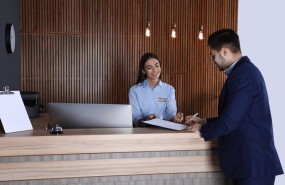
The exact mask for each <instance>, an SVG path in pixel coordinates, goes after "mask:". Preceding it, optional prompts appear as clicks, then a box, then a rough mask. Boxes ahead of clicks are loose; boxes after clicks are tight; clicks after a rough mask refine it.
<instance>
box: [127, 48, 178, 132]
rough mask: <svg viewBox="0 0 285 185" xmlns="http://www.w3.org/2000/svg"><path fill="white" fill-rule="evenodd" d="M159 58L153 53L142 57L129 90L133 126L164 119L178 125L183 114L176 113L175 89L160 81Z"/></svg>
mask: <svg viewBox="0 0 285 185" xmlns="http://www.w3.org/2000/svg"><path fill="white" fill-rule="evenodd" d="M160 64H161V63H160V60H159V58H158V57H157V56H156V55H155V54H153V53H146V54H144V55H143V56H142V58H141V60H140V64H139V74H138V79H137V82H136V83H135V84H134V85H133V86H131V88H130V90H129V100H130V104H131V106H132V117H133V124H134V126H135V127H143V126H145V124H144V123H143V122H142V121H143V120H146V119H148V118H158V119H165V120H169V121H173V122H177V123H180V122H182V120H183V113H177V106H176V100H175V89H174V88H173V87H172V86H171V85H169V84H167V83H165V82H162V81H161V67H160Z"/></svg>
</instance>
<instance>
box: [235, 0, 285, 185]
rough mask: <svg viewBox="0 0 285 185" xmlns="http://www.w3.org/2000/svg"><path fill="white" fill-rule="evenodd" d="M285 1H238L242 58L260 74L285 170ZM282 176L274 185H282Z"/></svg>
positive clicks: (283, 179)
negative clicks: (264, 85) (267, 97)
mask: <svg viewBox="0 0 285 185" xmlns="http://www.w3.org/2000/svg"><path fill="white" fill-rule="evenodd" d="M284 8H285V1H284V0H239V12H238V14H239V15H238V34H239V36H240V41H241V49H242V53H243V55H246V56H248V57H249V58H250V59H251V61H252V62H253V63H254V64H255V65H256V66H257V67H258V68H259V70H260V71H261V72H262V74H263V77H264V79H265V83H266V86H267V91H268V94H269V102H270V106H271V113H272V119H273V130H274V136H275V137H274V138H275V146H276V148H277V151H278V154H279V157H280V159H281V163H282V167H283V170H285V144H284V143H285V10H284ZM284 184H285V175H281V176H277V177H276V181H275V185H284Z"/></svg>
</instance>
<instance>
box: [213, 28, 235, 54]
mask: <svg viewBox="0 0 285 185" xmlns="http://www.w3.org/2000/svg"><path fill="white" fill-rule="evenodd" d="M208 45H209V46H210V48H212V49H213V50H216V51H220V50H221V49H222V48H223V47H225V48H228V49H229V50H230V51H231V52H233V53H237V52H241V49H240V42H239V36H238V35H237V34H236V32H235V31H234V30H231V29H222V30H218V31H216V32H214V33H212V34H211V35H210V36H209V38H208Z"/></svg>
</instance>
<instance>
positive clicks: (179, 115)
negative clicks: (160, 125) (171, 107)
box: [171, 112, 183, 123]
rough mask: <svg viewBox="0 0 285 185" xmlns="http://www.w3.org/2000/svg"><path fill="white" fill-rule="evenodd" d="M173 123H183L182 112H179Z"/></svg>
mask: <svg viewBox="0 0 285 185" xmlns="http://www.w3.org/2000/svg"><path fill="white" fill-rule="evenodd" d="M171 121H173V122H175V123H181V122H182V121H183V113H182V112H177V114H176V115H175V116H173V118H172V119H171Z"/></svg>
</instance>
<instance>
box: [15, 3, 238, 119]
mask: <svg viewBox="0 0 285 185" xmlns="http://www.w3.org/2000/svg"><path fill="white" fill-rule="evenodd" d="M147 3H148V8H149V9H147ZM20 10H21V11H20V14H21V86H22V89H21V90H22V91H37V92H40V95H41V99H42V100H43V102H44V103H45V104H46V105H47V103H48V102H75V103H113V104H116V103H126V104H127V103H128V90H129V87H130V86H131V85H132V84H133V83H134V82H135V81H136V78H137V72H138V64H139V60H140V57H141V56H142V55H143V54H144V53H145V52H153V53H156V54H157V55H158V56H159V57H160V58H161V61H162V72H163V74H162V77H163V81H165V82H167V83H169V84H171V85H172V86H173V87H174V88H175V89H176V99H177V105H178V110H179V111H181V112H184V113H185V114H186V115H188V114H194V113H196V112H199V115H200V116H201V117H208V116H215V115H216V114H217V103H218V95H219V93H220V90H221V87H222V85H223V82H224V80H225V75H224V74H223V73H221V72H219V71H218V69H216V67H215V66H214V65H213V64H211V59H210V55H209V48H208V47H207V39H205V40H202V41H200V40H198V32H199V26H200V24H203V26H204V30H205V38H207V36H209V35H210V34H211V33H212V32H214V31H216V30H218V29H221V28H232V29H234V30H237V13H238V0H179V1H178V0H171V1H167V0H148V2H147V0H137V1H133V0H117V1H112V0H106V1H105V0H72V1H69V0H49V1H46V0H20ZM147 14H148V15H149V20H150V21H151V37H150V38H146V37H145V36H144V31H145V25H146V21H147ZM173 22H175V23H176V24H177V38H176V39H172V38H171V37H170V33H171V25H172V23H173ZM46 111H47V110H46V109H44V112H46Z"/></svg>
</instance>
